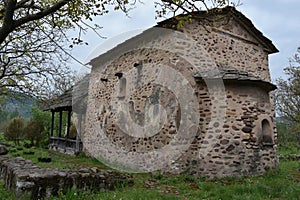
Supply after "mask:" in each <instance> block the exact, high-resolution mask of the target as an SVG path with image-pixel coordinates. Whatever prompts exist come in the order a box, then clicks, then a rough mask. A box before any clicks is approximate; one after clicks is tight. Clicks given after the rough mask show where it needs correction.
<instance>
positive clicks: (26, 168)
mask: <svg viewBox="0 0 300 200" xmlns="http://www.w3.org/2000/svg"><path fill="white" fill-rule="evenodd" d="M0 178H2V179H3V180H4V184H5V186H6V188H7V189H9V190H11V191H13V192H14V193H15V196H16V199H41V198H44V197H46V198H48V197H50V196H56V195H58V193H59V192H62V193H66V192H67V191H68V190H69V189H76V190H81V191H85V190H93V191H103V192H104V191H106V190H112V189H114V188H116V187H120V186H123V185H127V184H132V183H133V181H132V178H131V177H129V176H127V175H124V174H122V173H118V172H112V171H104V172H98V171H97V170H92V169H79V170H69V169H65V170H58V169H50V168H40V167H38V166H37V165H35V164H34V163H32V161H29V160H25V159H23V158H20V157H19V158H11V157H9V156H0Z"/></svg>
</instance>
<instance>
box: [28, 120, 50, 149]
mask: <svg viewBox="0 0 300 200" xmlns="http://www.w3.org/2000/svg"><path fill="white" fill-rule="evenodd" d="M43 131H44V127H43V125H42V124H40V122H38V121H35V120H33V119H30V120H29V122H28V123H27V125H26V127H25V128H24V133H25V134H24V138H25V139H27V140H30V142H31V145H32V146H34V145H37V146H38V145H39V142H40V141H41V140H42V139H43V138H45V134H43Z"/></svg>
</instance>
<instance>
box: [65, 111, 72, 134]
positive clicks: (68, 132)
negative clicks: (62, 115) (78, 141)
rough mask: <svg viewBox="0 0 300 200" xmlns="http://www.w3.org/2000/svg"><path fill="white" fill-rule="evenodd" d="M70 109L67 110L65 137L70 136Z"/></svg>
mask: <svg viewBox="0 0 300 200" xmlns="http://www.w3.org/2000/svg"><path fill="white" fill-rule="evenodd" d="M71 113H72V111H71V110H68V122H67V136H66V138H69V136H70V127H71Z"/></svg>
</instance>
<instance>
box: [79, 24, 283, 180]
mask: <svg viewBox="0 0 300 200" xmlns="http://www.w3.org/2000/svg"><path fill="white" fill-rule="evenodd" d="M156 30H157V29H150V30H148V31H146V32H144V33H143V34H142V35H140V36H138V37H136V38H134V39H132V40H130V41H126V42H125V43H124V44H121V45H120V46H117V47H116V48H115V49H113V50H112V51H111V52H108V53H107V54H105V55H104V56H100V57H98V58H96V59H95V60H94V61H93V62H92V65H93V69H92V73H91V77H90V88H89V99H88V109H87V121H86V130H85V135H84V136H83V143H84V148H85V151H86V152H87V153H88V154H90V155H92V156H94V157H96V158H98V159H101V160H102V161H104V162H107V163H108V164H112V163H114V162H117V161H118V160H119V159H123V157H124V159H127V156H128V155H130V156H131V157H128V160H127V163H137V165H143V164H142V163H143V162H145V163H149V164H147V167H148V168H147V170H149V171H155V167H156V166H157V165H159V164H160V163H159V162H165V160H162V159H164V158H166V159H169V160H168V161H166V163H165V166H164V167H163V168H161V169H160V171H163V172H172V173H180V172H185V171H186V172H189V173H191V174H195V175H204V176H207V177H225V176H244V175H257V174H262V173H264V172H265V171H266V170H267V169H270V168H275V167H276V166H277V164H278V159H277V149H276V141H277V133H276V124H275V117H274V114H275V113H274V109H273V104H272V101H271V99H270V95H269V92H270V90H271V89H268V88H265V87H264V84H261V85H260V84H259V83H268V82H270V74H269V68H268V52H267V51H266V50H265V49H264V47H263V46H262V45H260V44H259V41H257V40H256V38H255V37H253V36H252V35H251V34H250V33H249V32H248V31H246V30H245V29H244V28H243V27H242V26H241V25H240V24H239V23H237V22H236V21H232V20H231V21H229V22H228V21H226V23H224V24H218V26H211V25H205V24H203V23H201V24H200V23H197V21H194V22H193V23H190V24H187V25H186V26H185V27H184V28H183V29H180V30H179V31H180V32H183V34H182V35H180V34H179V33H178V34H176V33H174V32H172V31H171V32H168V31H162V30H158V33H156V32H155V31H156ZM155 34H157V35H155ZM149 38H150V39H149ZM128 46H129V47H130V48H128V49H126V48H127V47H128ZM131 46H132V47H131ZM122 50H124V52H123V54H118V53H119V52H122ZM116 52H117V53H116ZM108 58H109V59H110V61H107V59H108ZM109 59H108V60H109ZM165 66H167V67H168V72H169V73H166V74H164V76H163V77H161V74H163V73H162V72H161V71H160V70H161V69H163V68H164V67H165ZM224 69H227V70H228V69H229V70H237V71H240V72H241V73H247V74H249V77H255V81H253V80H252V81H251V80H248V81H245V80H244V81H243V80H239V78H238V79H237V80H235V82H230V81H225V80H224V81H223V80H220V79H219V82H218V81H217V82H218V83H217V82H216V84H215V83H213V82H209V81H208V80H207V79H205V78H204V79H203V80H202V81H199V80H197V78H196V79H195V77H194V74H195V73H202V72H203V73H204V72H217V73H218V72H220V71H221V70H224ZM173 70H174V71H176V72H177V74H176V73H173ZM172 73H173V74H176V75H173V74H172ZM178 74H180V75H178ZM157 78H163V81H162V82H159V83H158V82H157ZM187 82H188V84H187ZM163 84H166V85H164V86H162V85H163ZM167 84H169V85H167ZM182 88H186V89H185V90H181V91H180V93H179V94H178V93H177V91H176V90H177V89H182ZM187 88H189V89H187ZM186 90H191V92H192V93H193V95H195V98H196V101H197V102H196V104H197V106H195V107H194V108H193V109H194V110H193V109H192V110H191V112H194V111H195V109H196V111H195V112H196V113H197V116H196V117H195V116H194V117H195V119H196V118H197V120H198V119H199V121H197V122H196V123H195V124H193V125H192V126H191V130H192V129H193V130H195V129H196V130H197V131H196V134H195V135H194V136H193V137H192V138H187V140H191V141H189V142H191V145H190V146H189V147H188V148H187V149H184V152H183V154H182V155H181V156H180V157H177V158H176V159H175V160H172V159H170V157H171V156H169V155H168V154H169V153H170V154H171V153H172V152H167V153H166V154H165V157H163V156H162V157H159V156H157V157H152V158H151V159H150V157H151V156H149V158H148V159H149V161H148V160H147V158H146V156H145V155H146V154H148V153H149V152H155V153H156V152H158V151H160V150H161V151H163V150H164V149H165V147H166V146H167V147H168V146H170V148H174V149H176V146H177V147H178V146H181V145H182V146H184V144H183V143H178V141H177V139H178V137H180V136H179V134H178V133H179V130H180V124H181V122H182V119H183V115H182V112H183V110H184V109H185V108H186V107H188V106H189V105H190V103H195V102H187V103H186V104H182V103H181V102H180V97H182V96H183V97H188V95H187V94H188V91H186ZM119 103H121V104H122V105H126V107H124V109H123V108H121V107H119V108H117V107H114V106H116V105H118V104H119ZM151 104H152V105H160V106H161V107H163V109H161V108H160V107H159V106H157V107H155V106H154V108H153V115H151V117H152V119H157V120H158V124H159V117H157V116H164V111H165V112H166V113H167V114H168V115H167V116H166V117H165V121H164V123H163V124H159V128H158V127H151V128H150V129H151V130H152V129H153V130H157V132H155V131H153V134H149V135H143V134H145V132H146V131H143V130H142V129H141V131H138V134H137V135H132V134H136V133H135V131H130V130H135V129H134V128H133V129H130V127H129V128H128V127H122V124H120V119H118V117H119V116H118V113H116V110H118V109H120V110H122V109H123V111H124V110H125V109H128V113H129V116H126V119H123V121H126V120H127V122H130V123H128V124H129V126H131V124H133V123H135V124H138V125H139V126H141V127H142V126H145V125H146V124H147V123H146V122H147V119H146V118H147V117H149V116H147V115H146V113H145V111H148V110H149V109H148V108H149V107H150V105H151ZM197 109H198V110H197ZM154 110H155V112H154ZM162 110H164V111H162ZM154 113H156V114H154ZM187 114H189V113H187ZM128 118H129V119H128ZM130 120H131V121H130ZM121 121H122V120H121ZM157 128H158V129H157ZM191 130H185V132H186V135H189V133H190V131H191ZM154 132H155V134H154ZM174 140H175V141H176V142H174ZM112 147H113V148H114V149H113V150H112ZM149 155H150V153H149ZM152 155H153V154H152ZM157 155H158V154H157ZM172 158H173V157H172ZM153 163H155V164H153ZM119 165H122V164H120V163H119ZM112 167H116V165H114V164H113V166H112ZM122 167H123V168H124V167H126V166H121V167H120V168H122ZM133 170H134V169H133Z"/></svg>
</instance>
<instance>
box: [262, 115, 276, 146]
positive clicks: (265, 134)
mask: <svg viewBox="0 0 300 200" xmlns="http://www.w3.org/2000/svg"><path fill="white" fill-rule="evenodd" d="M261 128H262V144H263V145H273V143H274V142H273V130H272V128H271V125H270V122H269V121H268V120H267V119H264V120H262V122H261Z"/></svg>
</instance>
